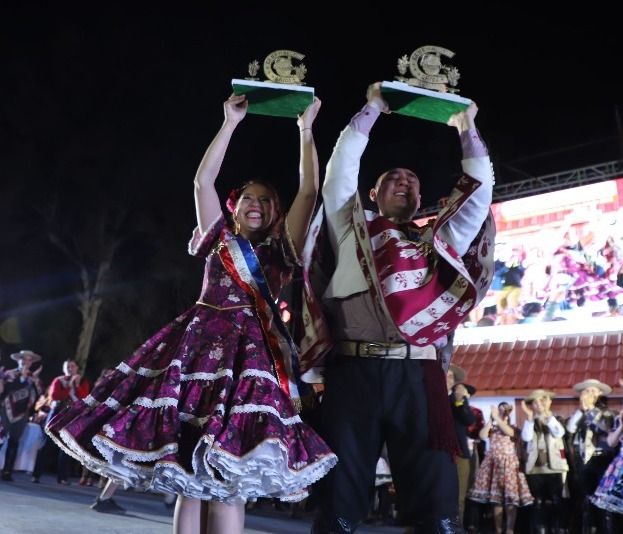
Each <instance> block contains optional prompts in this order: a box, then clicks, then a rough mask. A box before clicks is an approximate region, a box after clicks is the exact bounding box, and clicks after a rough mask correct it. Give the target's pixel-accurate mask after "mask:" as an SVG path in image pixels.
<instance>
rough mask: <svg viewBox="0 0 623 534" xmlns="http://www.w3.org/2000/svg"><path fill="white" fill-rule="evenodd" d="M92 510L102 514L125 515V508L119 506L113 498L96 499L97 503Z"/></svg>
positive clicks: (92, 506)
mask: <svg viewBox="0 0 623 534" xmlns="http://www.w3.org/2000/svg"><path fill="white" fill-rule="evenodd" d="M91 509H92V510H95V511H96V512H101V513H103V514H120V515H121V514H125V512H126V510H125V508H123V507H121V506H119V505H118V504H117V503H116V502H115V501H114V499H113V498H112V497H111V498H109V499H104V500H103V501H102V500H100V498H99V497H98V498H97V499H95V502H94V503H93V504H92V505H91Z"/></svg>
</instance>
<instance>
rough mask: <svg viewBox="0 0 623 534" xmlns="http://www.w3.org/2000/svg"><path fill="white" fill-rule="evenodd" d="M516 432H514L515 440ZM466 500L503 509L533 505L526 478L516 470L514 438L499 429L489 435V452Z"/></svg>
mask: <svg viewBox="0 0 623 534" xmlns="http://www.w3.org/2000/svg"><path fill="white" fill-rule="evenodd" d="M518 432H519V430H518V429H515V435H516V436H518V435H519V434H518ZM467 498H468V499H471V500H472V501H477V502H481V503H492V504H502V505H504V506H527V505H530V504H532V503H534V497H532V494H531V493H530V488H529V487H528V481H527V480H526V475H525V474H524V473H522V472H521V470H520V469H519V457H518V456H517V449H516V447H515V442H514V441H513V438H511V437H510V436H508V435H507V434H505V433H504V432H503V431H502V430H501V429H500V428H499V427H498V426H493V427H492V428H491V432H490V433H489V450H488V451H487V452H486V454H485V457H484V460H483V461H482V463H481V464H480V469H479V470H478V475H477V476H476V480H475V481H474V484H473V486H472V487H471V488H470V489H469V490H468V492H467Z"/></svg>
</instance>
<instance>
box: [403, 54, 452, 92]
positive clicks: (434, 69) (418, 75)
mask: <svg viewBox="0 0 623 534" xmlns="http://www.w3.org/2000/svg"><path fill="white" fill-rule="evenodd" d="M441 56H445V57H448V58H452V57H454V52H452V50H448V49H447V48H442V47H440V46H432V45H427V46H421V47H420V48H418V49H416V50H415V51H414V52H413V53H412V54H411V57H407V55H406V54H405V55H404V56H402V57H401V58H398V72H399V73H400V76H395V77H394V79H395V80H398V81H399V82H404V83H406V84H408V85H411V86H413V87H421V88H423V89H431V90H433V91H439V92H441V93H458V92H459V90H458V89H456V85H457V84H458V81H459V78H460V77H461V75H460V74H459V70H458V69H457V68H456V67H453V66H451V65H444V64H443V63H442V62H441ZM407 69H408V70H409V72H410V73H411V76H412V78H407V77H405V74H406V73H407ZM448 86H451V87H448Z"/></svg>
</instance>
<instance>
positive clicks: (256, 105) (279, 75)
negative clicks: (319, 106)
mask: <svg viewBox="0 0 623 534" xmlns="http://www.w3.org/2000/svg"><path fill="white" fill-rule="evenodd" d="M304 57H305V56H304V55H303V54H300V53H298V52H294V51H293V50H275V51H274V52H271V53H270V54H268V56H266V58H265V59H264V64H263V70H264V75H265V76H266V80H264V81H262V80H260V79H259V78H257V77H256V76H257V73H258V72H259V70H260V64H259V63H258V61H257V60H253V61H252V62H251V63H249V66H248V69H249V77H248V78H244V79H233V80H232V81H231V85H232V88H233V90H234V94H235V95H246V98H247V100H248V102H249V108H248V112H249V113H255V114H257V115H271V116H274V117H293V118H296V117H298V115H299V114H301V113H303V112H304V111H305V109H306V108H307V106H309V104H311V103H312V102H313V100H314V88H313V87H307V86H306V85H305V84H304V82H303V79H304V78H305V75H306V74H307V68H306V67H305V65H304V64H303V63H300V61H301V60H302V59H303V58H304Z"/></svg>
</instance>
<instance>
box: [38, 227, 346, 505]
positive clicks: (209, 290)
mask: <svg viewBox="0 0 623 534" xmlns="http://www.w3.org/2000/svg"><path fill="white" fill-rule="evenodd" d="M228 239H236V238H235V237H234V236H232V234H231V233H230V232H229V230H228V228H227V227H226V225H225V220H224V218H223V217H222V216H221V217H220V218H219V220H218V221H217V222H216V223H215V225H214V226H213V227H212V228H210V229H209V230H208V231H207V232H206V233H205V235H200V234H199V232H198V230H195V233H194V235H193V238H192V240H191V242H190V244H189V252H190V253H191V254H192V255H195V256H199V257H205V258H206V268H205V274H204V279H203V288H202V292H201V297H200V299H199V301H198V302H197V303H196V304H195V305H194V306H192V307H191V308H190V309H189V310H187V311H186V312H185V313H183V314H182V315H180V316H179V317H178V318H177V319H175V320H174V321H173V322H171V323H170V324H168V325H167V326H165V327H164V328H163V329H161V330H160V331H159V332H157V333H156V334H155V335H154V336H153V337H152V338H151V339H149V340H147V341H146V342H145V343H144V344H143V345H142V346H141V347H139V348H138V349H137V350H136V351H135V352H134V353H133V354H132V355H131V356H130V357H129V358H128V359H127V360H125V361H123V362H122V363H120V364H119V365H118V366H117V368H116V370H115V371H114V372H113V373H111V374H110V375H109V376H107V377H106V378H104V379H103V380H102V381H101V382H100V383H99V384H98V385H97V386H96V387H94V389H93V391H92V392H91V394H90V395H89V396H88V397H87V398H85V399H83V400H80V401H78V402H75V403H74V404H72V405H71V406H70V407H68V408H67V409H65V410H63V411H62V412H61V413H59V414H58V415H57V416H56V417H55V418H54V419H52V420H51V421H50V422H49V424H48V425H47V427H46V432H47V433H48V434H49V435H50V436H51V437H52V438H53V439H54V440H55V441H56V443H58V444H59V446H61V447H62V448H63V449H64V450H65V451H67V452H68V453H69V454H71V455H72V456H73V457H75V458H77V459H78V460H79V461H80V462H81V463H82V464H84V465H85V466H86V467H87V468H88V469H90V470H92V471H94V472H96V473H99V474H101V475H103V476H106V477H110V478H111V479H112V480H113V481H115V482H117V483H118V484H123V485H124V486H126V487H127V486H134V487H139V488H143V489H145V490H147V489H152V490H155V491H159V492H165V493H181V494H184V495H186V496H188V497H191V498H197V499H204V500H215V501H223V502H229V503H244V502H246V501H248V500H255V499H256V498H258V497H269V498H279V499H281V500H284V501H298V500H302V499H303V498H305V497H306V496H307V495H308V491H307V488H308V487H309V485H310V484H312V483H313V482H315V481H316V480H318V479H319V478H321V477H322V476H324V475H325V474H326V473H327V472H328V471H329V469H331V467H333V466H334V465H335V463H336V462H337V457H336V456H335V455H334V454H333V453H332V452H331V450H330V449H329V448H328V446H327V445H326V444H325V442H324V441H323V440H322V439H321V438H320V437H319V436H318V435H317V434H316V432H315V431H314V430H312V428H311V427H310V426H308V425H307V424H306V423H305V422H303V421H302V420H301V418H300V416H299V413H298V411H297V405H296V403H295V399H293V397H291V396H290V394H289V390H288V386H287V385H286V384H285V383H284V373H283V369H282V367H283V359H281V360H280V359H279V355H280V354H281V352H282V351H281V348H280V346H279V345H278V344H276V343H275V338H274V337H271V336H270V332H269V330H268V328H267V323H268V322H267V321H266V318H265V317H264V318H263V319H262V317H261V314H260V312H258V310H259V309H260V306H259V305H258V303H257V301H256V299H254V297H253V294H252V293H251V294H250V293H249V291H248V289H247V291H245V290H244V289H243V287H242V286H241V284H239V283H238V282H237V281H236V276H237V275H236V272H237V271H236V269H235V268H232V266H231V265H230V266H229V267H228V266H226V265H225V264H224V262H225V263H227V262H226V261H225V260H224V259H223V257H222V256H221V253H220V252H219V251H221V249H222V247H223V246H224V242H225V241H227V240H228ZM246 243H247V244H248V242H246ZM287 251H289V247H288V243H287V241H286V240H282V239H279V238H268V239H267V240H266V241H264V242H262V243H260V244H258V245H256V246H254V247H253V248H252V252H251V255H252V256H254V258H256V260H257V262H258V265H259V266H260V267H261V271H262V272H263V275H264V281H265V282H266V285H267V286H268V289H269V290H270V292H271V294H272V295H273V297H276V296H278V295H279V293H280V291H281V290H282V289H283V287H284V286H285V285H286V284H287V283H288V282H289V281H290V279H291V275H292V269H293V264H292V262H293V261H294V260H293V258H292V256H291V254H290V253H289V252H287ZM234 263H235V262H234ZM243 285H244V284H243ZM272 322H275V321H272ZM272 322H271V323H272ZM294 354H295V355H296V353H294ZM294 367H296V366H294ZM294 370H295V371H296V369H294ZM285 382H287V380H286V381H285ZM292 387H293V388H294V387H295V385H294V384H292ZM301 387H302V385H301Z"/></svg>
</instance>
